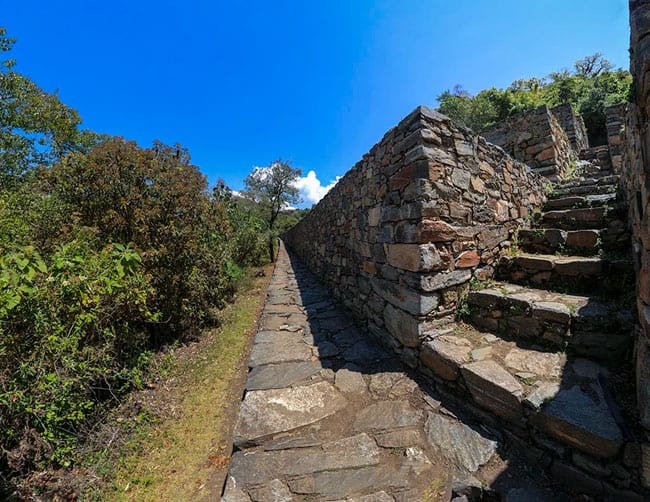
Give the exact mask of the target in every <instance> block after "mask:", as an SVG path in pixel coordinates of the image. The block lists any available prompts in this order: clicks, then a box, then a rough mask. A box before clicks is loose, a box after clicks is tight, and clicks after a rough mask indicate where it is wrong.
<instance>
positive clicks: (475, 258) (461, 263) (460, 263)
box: [456, 250, 481, 268]
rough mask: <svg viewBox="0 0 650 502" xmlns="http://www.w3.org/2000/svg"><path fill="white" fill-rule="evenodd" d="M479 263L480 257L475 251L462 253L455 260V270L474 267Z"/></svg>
mask: <svg viewBox="0 0 650 502" xmlns="http://www.w3.org/2000/svg"><path fill="white" fill-rule="evenodd" d="M480 262H481V257H480V256H479V254H478V253H477V252H476V250H470V251H464V252H462V253H461V254H460V255H459V256H458V258H456V267H457V268H471V267H476V266H477V265H478V264H479V263H480Z"/></svg>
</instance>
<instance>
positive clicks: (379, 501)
mask: <svg viewBox="0 0 650 502" xmlns="http://www.w3.org/2000/svg"><path fill="white" fill-rule="evenodd" d="M347 501H348V502H395V499H394V498H393V497H391V496H390V495H388V494H387V493H386V492H384V491H381V492H377V493H371V494H370V495H362V496H360V497H349V498H348V499H347Z"/></svg>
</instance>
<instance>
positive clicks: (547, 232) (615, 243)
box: [517, 222, 630, 256]
mask: <svg viewBox="0 0 650 502" xmlns="http://www.w3.org/2000/svg"><path fill="white" fill-rule="evenodd" d="M621 223H622V222H621ZM517 239H518V245H519V248H520V249H521V250H522V251H525V252H527V253H543V254H555V253H565V252H571V253H574V254H580V255H585V256H593V255H597V254H598V253H599V252H601V251H618V250H622V249H623V248H629V246H630V233H629V232H628V230H627V228H626V227H625V225H623V224H621V225H610V226H608V227H607V228H603V229H600V230H562V229H559V228H534V229H524V230H519V232H518V234H517Z"/></svg>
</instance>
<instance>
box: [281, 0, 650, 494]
mask: <svg viewBox="0 0 650 502" xmlns="http://www.w3.org/2000/svg"><path fill="white" fill-rule="evenodd" d="M648 20H650V1H648V0H638V1H632V2H631V24H632V50H631V54H632V65H631V68H632V73H633V76H634V79H635V86H636V87H635V89H636V103H631V104H628V105H616V106H613V107H610V108H609V109H607V110H606V117H607V124H606V125H607V137H608V144H607V145H599V146H590V145H589V142H588V139H587V135H586V131H585V128H584V123H583V121H582V119H581V117H580V116H579V115H578V114H576V113H575V112H574V111H573V110H572V109H571V107H570V106H569V105H562V106H559V107H555V108H553V109H549V108H548V107H546V106H543V107H540V108H538V109H537V110H534V111H532V112H528V113H525V114H520V115H518V116H515V117H512V118H510V119H508V120H507V121H505V122H504V123H501V124H497V125H496V126H494V127H493V128H490V129H489V130H488V131H484V132H483V136H484V137H481V136H477V135H474V134H473V133H472V132H471V131H469V130H467V129H465V128H462V127H458V126H456V125H454V124H453V123H452V122H451V120H450V119H448V118H447V117H445V116H443V115H441V114H439V113H437V112H435V111H432V110H430V109H428V108H426V107H418V108H417V109H416V110H414V111H413V112H412V113H410V114H409V115H408V116H407V117H405V118H404V119H403V120H402V121H401V122H400V123H399V124H398V125H397V126H396V127H395V128H393V129H391V130H390V131H388V132H387V133H386V135H385V136H384V137H383V139H382V140H381V141H380V142H379V143H377V144H376V145H375V146H374V147H373V148H372V149H371V150H370V151H369V152H368V153H367V154H366V155H364V156H363V158H362V160H361V161H360V162H359V163H358V164H357V165H356V166H354V168H352V169H351V170H350V171H349V172H348V173H347V174H346V175H345V176H344V177H343V178H342V179H341V180H340V181H339V182H338V183H337V185H336V186H335V187H334V188H333V189H332V190H331V191H330V192H329V193H328V194H327V195H326V197H325V198H324V199H323V200H322V201H321V202H320V203H319V204H318V205H317V206H315V207H314V208H313V209H312V211H311V212H310V214H308V215H307V216H306V217H305V218H304V219H303V220H302V221H301V222H299V223H298V224H297V225H296V226H295V227H294V228H292V229H291V230H289V231H288V232H287V233H286V234H285V235H284V236H283V239H284V241H285V243H286V244H287V246H288V247H289V248H291V249H292V250H293V251H294V252H296V254H297V255H298V256H299V257H300V258H301V259H302V260H303V262H304V263H305V264H307V265H308V267H309V268H310V269H311V270H312V271H313V272H315V274H316V275H317V276H318V277H320V278H321V279H322V280H323V281H324V283H325V284H326V285H327V286H328V287H329V288H330V290H331V291H332V293H333V294H334V295H335V296H336V297H337V298H338V299H339V300H341V302H342V303H343V304H344V305H345V306H346V307H347V308H348V309H349V310H350V311H351V312H352V313H353V314H354V315H355V316H356V318H357V320H358V321H359V322H360V323H361V324H362V325H363V326H365V327H366V328H367V330H368V332H370V333H371V334H373V335H374V336H375V337H376V339H377V340H378V341H379V342H381V343H382V344H383V345H384V346H386V347H389V348H390V349H392V350H393V351H394V352H395V353H396V354H397V355H398V357H399V358H400V359H401V360H402V361H403V362H404V363H405V364H406V365H407V366H409V367H410V368H413V369H415V370H417V371H418V372H419V373H421V374H423V375H425V376H426V377H427V378H430V379H431V381H432V382H434V383H435V384H436V385H437V387H436V388H438V389H441V391H442V392H444V393H445V395H446V396H449V398H450V399H451V398H452V396H456V397H457V398H458V399H460V400H461V402H463V403H464V404H465V406H466V407H467V408H468V409H471V410H473V411H472V412H473V413H475V414H476V415H477V416H479V417H481V419H482V420H485V422H486V423H487V424H490V425H494V424H496V423H498V424H500V425H499V427H502V428H503V430H505V431H507V434H506V435H507V437H508V438H509V441H512V442H513V443H515V444H523V445H524V448H525V449H527V450H528V451H529V454H530V458H531V459H532V460H531V461H534V463H535V464H537V465H540V466H541V467H542V468H546V469H549V470H550V472H552V473H553V475H554V476H555V477H556V478H557V479H561V480H563V481H565V482H566V483H567V484H569V485H571V486H572V487H574V488H576V489H577V490H579V491H580V492H583V493H588V494H591V495H594V496H597V497H610V498H612V499H615V500H643V499H646V500H647V497H648V496H649V494H650V492H649V491H648V490H649V489H650V442H649V438H650V231H649V230H648V229H649V228H650V216H649V215H650V181H649V180H650V178H648V173H650V168H649V167H648V161H647V160H646V159H649V158H650V139H649V138H650V134H649V133H648V131H650V127H648V120H649V119H648V116H650V111H649V110H650V105H649V103H650V99H648V96H650V84H648V82H650V79H648V78H647V75H648V74H649V73H650V70H648V68H650V63H649V61H650V42H648V40H650V39H649V38H648V37H647V36H646V35H647V34H648V33H650V22H649V21H648ZM493 143H494V144H493ZM496 145H498V146H496ZM581 161H582V162H581ZM544 176H546V178H545V177H544ZM576 176H579V177H576ZM619 178H620V184H621V186H622V188H623V194H624V198H625V199H626V201H627V207H629V213H625V211H628V209H626V208H625V207H623V206H621V204H620V203H619V197H620V196H619V195H617V193H618V192H617V190H618V187H619V185H618V183H619ZM549 180H552V181H554V182H555V185H554V188H553V189H552V192H549V184H548V182H549ZM547 199H549V200H547ZM626 219H627V224H626V222H625V220H626ZM531 225H532V226H536V228H533V229H530V227H531ZM628 227H630V228H631V231H632V244H633V255H634V272H635V276H636V284H637V287H636V313H632V311H630V312H627V311H625V310H624V309H623V310H616V307H615V305H614V304H612V305H604V304H602V303H599V302H598V301H594V300H592V299H590V298H589V297H588V296H570V295H569V296H564V295H562V294H559V293H557V292H549V291H545V290H543V289H530V288H527V287H524V286H516V287H514V286H513V285H508V284H506V285H505V286H504V285H500V286H498V287H495V288H492V289H489V288H488V289H485V288H484V289H482V290H479V291H471V290H475V289H476V285H477V284H478V285H479V288H480V285H481V284H483V283H488V284H489V281H490V280H492V279H493V278H494V277H495V276H496V275H498V274H497V271H498V270H499V267H500V264H503V263H504V262H505V263H507V264H508V267H507V268H506V269H505V274H506V275H507V277H509V278H512V281H513V282H517V281H523V283H524V284H537V285H538V286H539V285H540V284H545V283H548V284H553V285H554V286H553V287H556V288H563V287H570V288H573V287H575V288H578V290H579V291H585V292H586V294H588V292H589V291H590V290H591V289H593V288H594V287H595V284H596V282H597V281H602V280H605V281H606V282H607V281H609V282H616V281H618V280H619V279H620V281H619V282H621V284H623V285H624V286H625V283H624V282H623V279H622V278H624V277H625V275H626V274H627V269H626V268H625V267H626V266H627V265H626V263H625V260H623V261H621V260H618V261H617V260H616V259H614V260H611V259H608V258H599V257H597V256H596V257H585V254H587V252H589V253H596V252H597V251H598V250H599V249H600V251H604V252H605V253H610V252H616V253H621V252H623V253H629V242H630V237H629V234H628V233H627V228H628ZM518 246H521V247H522V249H524V250H525V251H528V252H530V253H538V254H526V253H524V254H521V252H520V251H521V250H520V249H518ZM567 250H570V251H577V254H578V255H579V256H577V257H571V256H566V251H567ZM540 253H541V254H540ZM544 253H547V254H544ZM548 253H552V254H551V255H549V254H548ZM502 275H503V272H502ZM595 281H596V282H595ZM470 283H472V285H471V286H472V287H470ZM497 284H498V283H497ZM625 287H627V286H625ZM580 288H582V289H580ZM623 293H624V292H623V291H622V292H621V294H622V295H623ZM465 298H469V305H470V307H472V308H473V309H474V311H473V312H472V317H471V319H472V321H473V322H474V324H475V325H476V326H479V327H481V328H482V329H487V330H488V331H491V332H494V333H496V332H497V331H499V332H505V333H508V335H507V336H510V337H514V338H516V339H519V338H521V337H523V338H522V339H526V337H528V339H530V336H531V333H532V334H533V336H534V337H535V338H537V337H538V338H539V339H540V340H542V342H541V343H543V344H546V345H545V346H547V347H550V346H553V347H555V348H554V349H552V350H560V351H563V350H570V351H571V354H572V355H571V357H570V358H569V360H568V361H567V356H566V355H565V356H561V357H560V359H558V361H560V360H563V361H564V363H563V364H565V365H566V367H565V369H564V370H563V371H564V372H565V375H564V376H563V377H562V381H561V382H559V381H554V382H552V383H547V384H544V385H541V386H538V387H535V386H533V387H534V389H535V390H534V391H533V392H532V393H531V388H530V386H529V384H528V383H526V382H525V379H526V378H530V376H525V375H533V374H534V373H530V372H528V373H527V372H525V371H524V372H520V373H517V374H516V375H517V377H516V378H515V377H513V373H512V370H510V371H505V370H504V369H503V368H504V367H506V365H507V364H508V362H507V361H506V360H502V359H494V356H492V357H490V356H485V354H489V351H488V350H487V347H482V346H481V343H483V342H478V343H479V345H476V343H477V342H471V343H470V342H466V341H463V340H462V339H460V338H459V337H458V336H456V335H455V333H454V328H453V326H454V325H455V320H456V316H457V315H458V311H459V309H462V308H465V305H467V303H464V301H465V300H464V299H465ZM637 314H638V319H637V320H636V328H635V330H636V331H635V332H634V336H632V333H633V330H632V327H633V324H634V321H635V319H634V317H636V316H637ZM496 339H497V337H492V338H491V339H490V340H491V341H490V343H492V342H493V340H496ZM506 339H508V338H507V337H506ZM498 343H501V342H498ZM525 343H529V342H525ZM525 343H524V346H525ZM477 347H481V348H478V349H477ZM632 347H633V349H634V358H635V361H636V369H635V378H636V389H637V395H636V403H635V404H634V405H633V406H637V407H638V417H639V418H638V423H636V422H635V423H633V424H632V429H630V428H629V427H626V426H625V425H624V423H623V422H624V421H623V419H621V417H620V412H615V411H613V410H615V408H616V405H613V404H612V402H613V398H612V396H611V395H609V394H608V391H607V390H606V388H607V387H608V384H607V383H604V382H605V380H604V379H605V378H606V377H605V375H606V374H608V372H607V370H604V369H598V368H601V366H598V364H597V362H602V361H604V360H607V361H609V362H610V363H611V364H612V365H613V366H611V367H612V368H614V367H615V366H616V365H625V362H626V361H627V360H629V358H630V356H629V355H630V353H631V350H632ZM549 350H550V349H549ZM520 352H521V354H519V355H518V357H519V359H520V361H519V363H517V364H519V365H520V366H521V367H531V365H533V366H534V365H535V364H537V362H536V361H537V359H535V357H532V355H534V354H533V353H532V352H526V351H525V350H522V351H520ZM560 353H562V352H560ZM522 354H523V355H522ZM510 355H511V354H508V357H510ZM576 356H577V357H578V359H576V360H575V361H574V360H573V358H575V357H576ZM485 357H487V360H484V358H485ZM580 358H586V359H580ZM506 359H507V358H506ZM587 359H589V360H587ZM544 360H546V359H540V360H539V364H540V365H541V366H544V363H543V361H544ZM592 360H593V362H592ZM584 361H586V362H584ZM510 363H511V364H513V363H512V358H511V361H510ZM501 365H503V366H501ZM556 366H557V365H556ZM556 366H553V368H551V369H549V371H552V372H557V370H558V368H557V367H556ZM549 368H550V367H549ZM544 371H545V370H544ZM561 373H562V371H560V373H558V374H561ZM522 378H523V379H524V381H522V380H521V379H522ZM628 378H629V376H628ZM584 389H591V390H590V392H592V393H593V395H591V394H590V395H589V396H588V395H587V394H588V393H586V391H585V390H584ZM617 397H619V396H617ZM626 399H627V398H626ZM628 404H629V403H628ZM486 411H487V412H488V413H487V414H486ZM627 413H628V414H627V415H626V416H627V417H628V420H629V416H630V413H632V415H634V416H636V415H635V413H634V412H630V410H629V409H628V410H627ZM495 419H496V422H495ZM640 494H643V495H640Z"/></svg>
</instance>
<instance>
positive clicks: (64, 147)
mask: <svg viewBox="0 0 650 502" xmlns="http://www.w3.org/2000/svg"><path fill="white" fill-rule="evenodd" d="M14 43H15V39H13V38H9V37H7V35H6V29H5V28H2V27H0V53H2V52H7V51H9V50H11V48H12V47H13V45H14ZM15 64H16V62H15V61H14V60H13V59H5V60H3V61H2V62H0V188H2V187H5V188H6V187H8V186H10V185H13V184H15V183H16V181H18V180H20V179H21V178H22V177H24V176H25V175H26V174H28V173H29V172H30V171H31V170H33V169H34V167H36V166H43V165H51V164H52V163H53V162H55V161H56V160H57V159H60V158H61V157H62V156H63V155H65V154H66V153H68V152H72V151H83V150H86V149H87V148H89V147H90V146H92V145H94V144H95V143H96V142H97V141H98V140H99V139H100V136H98V135H96V134H94V133H91V132H89V131H81V130H80V129H79V124H80V123H81V118H80V117H79V115H78V113H77V112H76V111H75V110H73V109H72V108H69V107H68V106H66V105H64V104H63V103H61V101H59V98H58V96H57V95H56V94H52V93H48V92H46V91H45V90H43V89H41V88H40V87H38V86H37V85H36V84H35V83H34V82H32V81H31V80H30V79H29V78H27V77H25V76H24V75H21V74H20V73H17V72H16V71H14V69H13V68H14V67H15Z"/></svg>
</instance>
